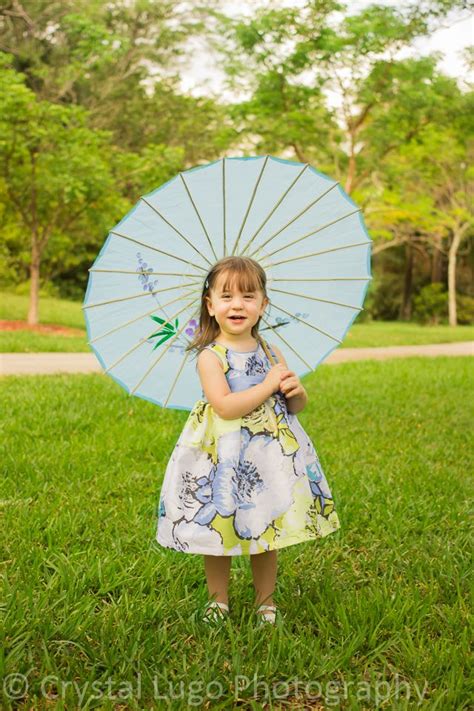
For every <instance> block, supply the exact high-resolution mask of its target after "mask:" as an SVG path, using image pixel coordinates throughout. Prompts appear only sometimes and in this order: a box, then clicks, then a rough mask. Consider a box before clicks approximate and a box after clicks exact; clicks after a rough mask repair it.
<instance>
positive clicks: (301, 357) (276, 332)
mask: <svg viewBox="0 0 474 711" xmlns="http://www.w3.org/2000/svg"><path fill="white" fill-rule="evenodd" d="M262 321H264V323H266V324H267V325H268V327H269V328H271V330H272V331H273V333H274V334H275V335H276V336H278V338H280V339H281V340H282V341H283V343H284V344H285V345H286V346H288V348H289V349H290V350H291V351H293V353H294V354H295V356H296V357H297V358H299V359H300V361H301V362H302V363H304V364H305V366H306V367H307V368H309V369H310V370H313V368H312V366H311V365H310V364H309V363H307V362H306V361H305V359H304V358H303V356H302V355H301V354H300V353H298V351H296V350H295V349H294V348H293V346H292V345H290V343H288V341H287V340H286V338H283V336H282V335H281V334H280V333H279V332H278V331H277V330H276V329H275V328H273V326H272V325H271V323H270V322H269V321H267V319H266V318H264V317H263V316H262Z"/></svg>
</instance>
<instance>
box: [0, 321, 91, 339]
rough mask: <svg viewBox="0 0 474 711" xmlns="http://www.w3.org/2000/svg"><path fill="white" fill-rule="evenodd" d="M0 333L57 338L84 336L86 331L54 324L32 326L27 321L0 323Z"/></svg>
mask: <svg viewBox="0 0 474 711" xmlns="http://www.w3.org/2000/svg"><path fill="white" fill-rule="evenodd" d="M0 331H30V332H33V333H43V334H46V335H50V334H54V335H55V336H84V335H85V331H84V330H83V329H81V328H69V327H68V326H60V325H58V324H54V323H47V324H46V323H39V324H38V325H37V326H30V325H29V324H28V323H27V322H26V321H0Z"/></svg>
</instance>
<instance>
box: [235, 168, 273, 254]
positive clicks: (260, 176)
mask: <svg viewBox="0 0 474 711" xmlns="http://www.w3.org/2000/svg"><path fill="white" fill-rule="evenodd" d="M269 157H270V156H268V155H267V156H265V160H264V161H263V165H262V168H261V170H260V173H259V175H258V178H257V182H256V183H255V185H254V188H253V191H252V196H251V198H250V202H249V204H248V206H247V212H246V213H245V216H244V219H243V222H242V224H241V225H240V230H239V234H238V235H237V239H236V240H235V244H234V246H233V248H232V254H235V250H236V249H237V245H238V244H239V241H240V237H241V236H242V230H243V229H244V227H245V223H246V222H247V217H248V216H249V213H250V210H251V208H252V205H253V201H254V200H255V195H256V194H257V190H258V186H259V185H260V181H261V179H262V175H263V171H264V170H265V168H266V165H267V163H268V159H269ZM241 254H243V252H241Z"/></svg>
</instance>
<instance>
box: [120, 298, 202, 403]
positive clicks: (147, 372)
mask: <svg viewBox="0 0 474 711" xmlns="http://www.w3.org/2000/svg"><path fill="white" fill-rule="evenodd" d="M198 314H199V309H196V311H194V313H193V314H192V317H191V318H194V316H197V315H198ZM185 327H186V324H184V326H183V327H182V328H180V330H179V331H177V333H176V334H175V335H174V336H173V338H171V339H170V340H169V341H168V344H167V346H166V348H164V349H163V350H162V351H161V353H160V355H159V356H158V358H157V359H156V360H155V362H154V363H152V365H150V367H149V368H148V370H147V371H146V373H145V375H144V376H143V377H142V378H141V379H140V380H139V381H138V383H137V384H136V385H135V387H134V388H133V389H132V390H130V393H129V394H130V395H133V393H134V392H135V390H137V389H138V388H139V387H140V385H141V384H142V383H143V381H144V380H145V378H146V377H147V376H148V375H149V374H150V372H151V371H152V370H153V368H154V367H155V365H157V364H158V363H159V362H160V360H161V359H162V358H163V356H164V355H165V353H167V352H168V349H169V347H170V346H171V344H172V343H173V341H175V340H176V338H177V337H178V336H179V335H180V334H181V333H182V332H183V331H184V329H185Z"/></svg>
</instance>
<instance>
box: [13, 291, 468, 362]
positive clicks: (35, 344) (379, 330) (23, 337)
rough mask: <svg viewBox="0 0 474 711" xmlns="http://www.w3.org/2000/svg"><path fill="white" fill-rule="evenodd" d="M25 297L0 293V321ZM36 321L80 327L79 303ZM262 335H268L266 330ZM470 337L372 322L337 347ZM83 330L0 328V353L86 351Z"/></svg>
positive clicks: (49, 305) (50, 304)
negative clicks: (58, 332) (73, 333)
mask: <svg viewBox="0 0 474 711" xmlns="http://www.w3.org/2000/svg"><path fill="white" fill-rule="evenodd" d="M27 312H28V298H27V297H26V296H17V295H15V294H9V293H7V292H3V293H0V320H2V319H5V320H17V319H20V320H25V319H26V316H27ZM40 320H41V323H43V324H48V323H52V324H60V325H63V326H69V327H72V328H84V329H85V322H84V319H83V313H82V309H81V304H80V303H77V302H72V301H65V300H60V299H42V300H41V303H40ZM262 335H263V336H264V337H268V331H263V332H262ZM471 340H474V326H457V327H456V328H451V327H450V326H420V325H418V324H416V323H404V322H397V321H375V322H372V323H360V324H358V323H355V324H354V325H353V326H352V327H351V328H350V330H349V332H348V334H347V336H346V338H345V339H344V342H343V343H342V344H341V345H340V346H339V348H368V347H383V346H402V345H422V344H425V343H455V342H459V341H471ZM90 350H91V349H90V348H89V346H88V344H87V336H86V331H85V330H84V336H83V337H81V336H59V335H55V334H51V335H50V334H38V333H29V332H18V331H3V332H1V331H0V352H1V353H35V352H48V351H50V352H53V351H54V352H58V351H65V352H72V351H76V352H90Z"/></svg>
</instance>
